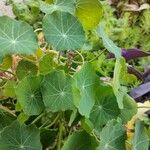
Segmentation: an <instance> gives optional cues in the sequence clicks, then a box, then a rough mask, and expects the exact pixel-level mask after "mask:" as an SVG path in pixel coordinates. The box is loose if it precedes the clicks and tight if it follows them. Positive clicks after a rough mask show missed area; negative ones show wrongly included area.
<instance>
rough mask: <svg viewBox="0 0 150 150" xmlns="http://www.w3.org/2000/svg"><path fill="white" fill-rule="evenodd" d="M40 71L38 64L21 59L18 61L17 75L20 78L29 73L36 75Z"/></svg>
mask: <svg viewBox="0 0 150 150" xmlns="http://www.w3.org/2000/svg"><path fill="white" fill-rule="evenodd" d="M37 72H38V68H37V66H36V65H35V64H34V63H32V62H29V61H26V60H21V61H20V62H19V63H18V66H17V69H16V75H17V77H18V79H19V80H21V79H23V78H24V77H26V76H28V75H36V74H37Z"/></svg>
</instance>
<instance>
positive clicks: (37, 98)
mask: <svg viewBox="0 0 150 150" xmlns="http://www.w3.org/2000/svg"><path fill="white" fill-rule="evenodd" d="M41 82H42V77H41V76H38V77H31V76H28V77H26V78H24V79H23V80H21V81H20V82H19V84H18V85H17V87H16V95H17V100H18V102H19V103H20V105H21V107H22V109H23V110H24V112H25V113H26V114H28V115H38V114H40V113H41V112H42V110H43V109H44V104H43V101H42V94H41V91H40V86H41Z"/></svg>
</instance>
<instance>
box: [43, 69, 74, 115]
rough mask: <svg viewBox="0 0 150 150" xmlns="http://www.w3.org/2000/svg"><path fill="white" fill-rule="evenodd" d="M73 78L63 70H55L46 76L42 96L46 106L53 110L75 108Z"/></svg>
mask: <svg viewBox="0 0 150 150" xmlns="http://www.w3.org/2000/svg"><path fill="white" fill-rule="evenodd" d="M71 83H72V78H71V77H70V76H67V75H65V73H64V72H63V71H53V72H51V73H49V74H47V75H46V76H45V77H44V81H43V83H42V88H41V90H42V96H43V101H44V103H45V106H46V107H48V108H50V109H51V111H53V112H57V111H65V110H73V109H74V108H75V107H74V104H73V95H72V87H71Z"/></svg>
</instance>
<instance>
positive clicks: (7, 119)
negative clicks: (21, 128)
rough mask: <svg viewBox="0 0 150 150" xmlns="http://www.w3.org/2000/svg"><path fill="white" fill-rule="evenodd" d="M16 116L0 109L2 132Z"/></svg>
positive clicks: (0, 127)
mask: <svg viewBox="0 0 150 150" xmlns="http://www.w3.org/2000/svg"><path fill="white" fill-rule="evenodd" d="M14 119H15V117H13V116H10V115H9V114H7V113H5V112H3V111H0V133H1V131H2V130H3V129H4V128H5V127H7V126H8V125H10V124H11V123H12V122H13V121H14Z"/></svg>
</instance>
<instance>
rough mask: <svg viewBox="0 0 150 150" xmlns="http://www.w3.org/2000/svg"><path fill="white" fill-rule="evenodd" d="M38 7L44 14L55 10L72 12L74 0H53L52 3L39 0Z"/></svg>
mask: <svg viewBox="0 0 150 150" xmlns="http://www.w3.org/2000/svg"><path fill="white" fill-rule="evenodd" d="M40 9H41V11H42V12H44V13H46V14H51V13H53V12H54V11H57V10H58V11H64V12H69V13H71V14H74V10H75V3H74V0H54V3H52V4H48V3H46V2H43V1H41V2H40Z"/></svg>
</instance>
